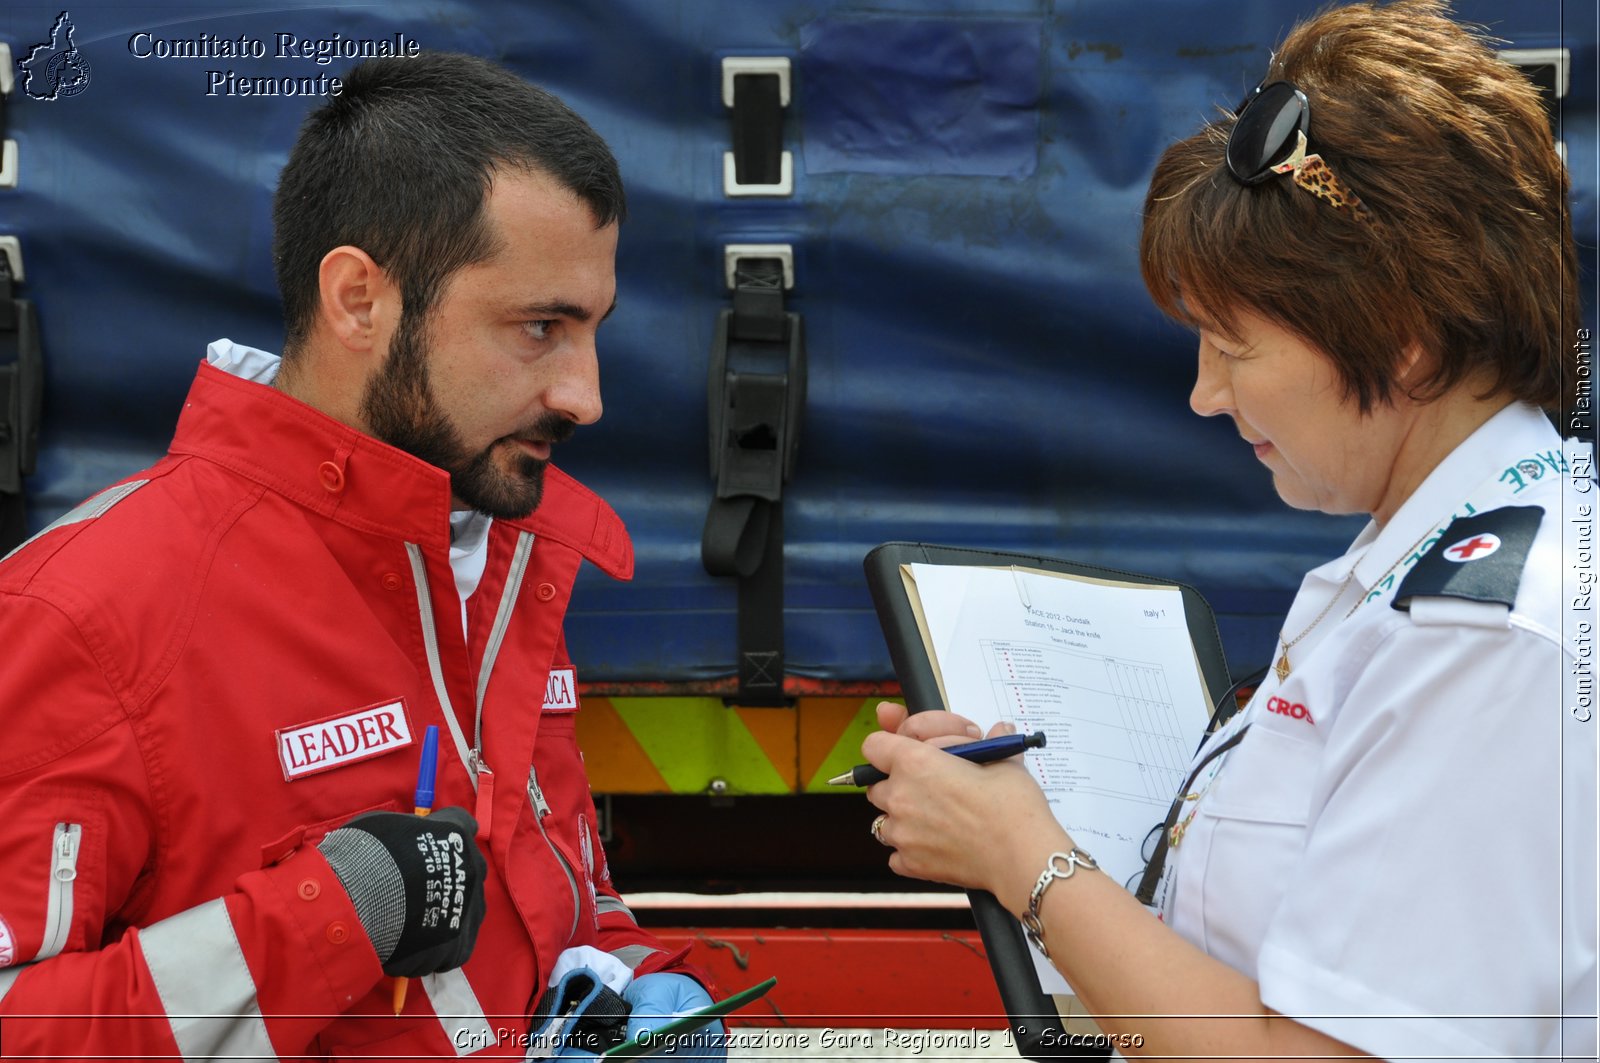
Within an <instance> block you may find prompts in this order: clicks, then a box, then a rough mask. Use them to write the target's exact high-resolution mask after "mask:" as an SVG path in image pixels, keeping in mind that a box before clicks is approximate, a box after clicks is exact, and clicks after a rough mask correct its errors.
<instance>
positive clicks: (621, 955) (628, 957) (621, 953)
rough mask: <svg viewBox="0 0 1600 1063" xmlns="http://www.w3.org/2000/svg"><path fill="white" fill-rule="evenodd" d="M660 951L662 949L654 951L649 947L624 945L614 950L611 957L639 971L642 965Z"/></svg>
mask: <svg viewBox="0 0 1600 1063" xmlns="http://www.w3.org/2000/svg"><path fill="white" fill-rule="evenodd" d="M660 951H661V950H660V949H653V948H651V947H650V946H649V945H624V946H622V948H620V949H614V950H613V951H612V953H611V955H613V956H615V957H616V958H617V959H619V960H621V961H622V962H623V963H625V964H627V965H628V966H629V967H632V968H635V969H637V968H638V966H639V965H640V964H641V963H643V962H644V961H645V960H647V959H649V958H650V957H651V956H654V955H655V954H656V953H658V952H660Z"/></svg>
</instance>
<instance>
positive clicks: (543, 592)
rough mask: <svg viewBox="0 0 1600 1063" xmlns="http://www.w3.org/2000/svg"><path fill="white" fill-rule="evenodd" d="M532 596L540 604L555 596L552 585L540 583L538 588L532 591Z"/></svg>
mask: <svg viewBox="0 0 1600 1063" xmlns="http://www.w3.org/2000/svg"><path fill="white" fill-rule="evenodd" d="M533 596H534V597H535V598H538V599H539V600H540V601H541V602H548V601H549V600H550V599H551V598H554V597H555V596H556V589H555V587H554V586H553V585H552V584H549V583H541V584H539V586H538V588H537V589H536V590H534V592H533Z"/></svg>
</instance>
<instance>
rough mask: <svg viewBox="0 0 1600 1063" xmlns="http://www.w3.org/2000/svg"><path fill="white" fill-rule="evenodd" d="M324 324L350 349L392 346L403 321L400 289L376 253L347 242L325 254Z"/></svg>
mask: <svg viewBox="0 0 1600 1063" xmlns="http://www.w3.org/2000/svg"><path fill="white" fill-rule="evenodd" d="M317 284H318V288H319V290H320V292H321V297H322V302H321V306H320V308H319V313H320V315H321V317H322V324H323V327H324V328H326V329H327V331H328V333H329V334H330V335H332V336H334V337H335V338H337V339H338V341H339V342H340V343H341V344H342V345H343V346H344V347H345V348H346V349H347V350H350V351H361V352H371V351H373V350H378V351H380V352H381V351H384V350H387V349H388V336H389V333H390V332H391V331H392V330H393V328H394V325H395V323H396V322H397V321H398V320H399V311H400V291H399V289H398V287H397V286H396V285H395V284H394V282H393V281H391V280H390V279H389V275H388V274H387V273H386V272H384V270H383V267H381V266H379V265H378V264H377V263H376V262H374V261H373V260H372V256H371V255H369V254H367V253H366V252H365V251H363V250H361V248H359V247H354V246H352V245H350V244H343V245H340V246H339V247H336V248H334V249H333V250H332V251H329V252H328V253H327V254H326V255H323V256H322V264H321V265H320V266H319V267H318V270H317Z"/></svg>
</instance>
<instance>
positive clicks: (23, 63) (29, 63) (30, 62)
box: [17, 11, 89, 100]
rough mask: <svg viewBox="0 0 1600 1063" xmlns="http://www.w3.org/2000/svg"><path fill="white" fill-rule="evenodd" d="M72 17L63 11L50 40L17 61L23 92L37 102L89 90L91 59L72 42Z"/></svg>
mask: <svg viewBox="0 0 1600 1063" xmlns="http://www.w3.org/2000/svg"><path fill="white" fill-rule="evenodd" d="M73 29H74V27H73V25H72V16H71V15H69V14H68V13H67V12H65V11H63V12H61V14H59V15H57V16H56V21H55V24H54V25H52V26H51V27H50V38H49V39H48V40H46V41H42V42H40V43H39V44H36V45H34V46H33V47H32V48H30V49H28V54H27V56H26V57H25V58H23V59H21V60H19V61H18V62H17V69H18V71H19V72H20V73H21V74H22V91H23V92H25V93H27V94H28V96H29V97H30V98H32V99H35V100H63V99H66V98H67V97H68V96H76V95H77V94H78V93H80V92H82V91H83V90H84V89H86V88H88V87H89V60H87V59H85V58H84V57H83V53H82V52H80V51H79V50H78V46H77V45H76V44H74V43H73V41H72V32H73Z"/></svg>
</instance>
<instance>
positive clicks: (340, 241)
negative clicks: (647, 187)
mask: <svg viewBox="0 0 1600 1063" xmlns="http://www.w3.org/2000/svg"><path fill="white" fill-rule="evenodd" d="M506 168H512V169H525V170H533V171H537V172H540V173H543V174H546V175H548V176H550V177H553V178H555V180H556V181H557V182H559V183H560V184H561V185H562V186H563V187H565V188H567V189H569V190H570V191H571V192H573V193H574V194H575V195H577V196H578V198H579V199H581V200H582V201H583V202H584V203H586V204H587V205H588V206H589V209H590V210H591V211H592V212H593V214H594V221H595V227H596V228H597V229H598V228H604V227H605V226H607V225H610V224H611V223H612V222H619V221H621V220H622V218H623V217H624V215H625V214H626V211H627V205H626V200H625V199H624V196H623V191H622V178H621V176H620V174H619V173H618V171H617V161H616V159H615V158H614V157H613V156H612V154H611V151H610V149H609V148H607V147H606V144H605V141H603V140H602V139H600V136H599V134H597V133H596V132H595V131H594V130H593V129H592V128H590V126H589V124H588V123H587V122H585V121H584V120H583V119H582V118H580V117H579V116H578V115H577V114H576V113H575V112H574V111H573V110H572V109H571V108H569V107H568V106H567V105H566V104H564V103H562V102H561V101H560V100H559V99H557V98H556V97H555V96H553V95H551V94H550V93H548V92H546V91H545V90H544V89H541V88H539V87H538V86H536V85H532V84H529V83H528V82H526V81H524V80H523V79H522V78H520V77H518V76H516V75H515V74H513V73H511V72H510V71H508V70H505V69H503V68H501V67H499V66H496V65H495V64H493V63H490V62H488V61H486V60H483V59H479V58H476V57H474V56H470V55H456V54H450V53H440V52H427V53H423V54H422V55H419V56H416V57H413V58H398V59H374V60H369V61H367V62H365V63H362V64H360V65H358V66H356V67H354V68H353V69H352V70H351V71H350V73H349V74H348V75H346V77H345V79H344V90H343V92H342V93H341V94H340V95H338V96H336V97H334V98H333V99H331V100H329V101H328V103H326V104H324V105H323V106H322V107H320V108H318V109H317V110H316V111H314V112H312V114H311V115H310V116H309V117H308V118H307V119H306V121H305V124H304V125H303V126H302V127H301V129H300V136H299V139H298V140H297V141H296V142H295V146H294V149H293V150H292V151H291V152H290V153H289V162H288V164H287V165H286V166H285V167H284V168H283V174H282V176H281V177H280V179H279V182H278V193H277V197H276V199H275V200H274V202H273V211H272V218H273V226H274V233H275V235H274V242H273V265H274V268H275V269H276V271H277V276H278V289H279V291H280V292H282V294H283V311H284V325H285V328H286V330H287V338H286V343H285V354H286V355H289V354H290V353H291V352H293V351H294V350H295V348H297V347H298V346H299V345H300V344H301V343H303V342H304V341H305V339H306V337H307V336H308V335H309V334H310V332H311V328H312V325H313V323H314V322H315V320H316V314H317V309H318V302H319V298H320V295H319V287H318V270H319V266H320V264H321V262H322V258H323V256H324V255H326V254H327V253H328V252H329V251H331V250H332V249H333V248H335V247H339V246H341V245H344V244H349V245H352V246H355V247H359V248H361V249H362V250H363V251H365V252H366V253H367V254H369V255H371V256H372V258H373V261H375V262H377V263H378V265H379V266H381V267H382V268H383V269H384V270H385V271H386V272H388V274H389V275H390V276H391V277H392V278H394V280H395V281H396V282H397V283H398V285H399V287H400V292H401V296H402V298H403V299H404V306H405V311H404V312H405V313H406V314H407V315H424V314H426V313H427V311H428V310H429V309H430V308H431V307H432V306H433V303H434V300H435V299H436V298H437V297H438V294H439V290H440V287H441V285H442V283H443V281H444V280H445V278H447V277H449V276H450V274H452V273H454V272H455V271H456V270H458V269H461V268H462V267H463V266H467V265H471V264H472V263H474V262H480V261H482V260H484V259H486V258H488V257H489V256H490V255H492V254H493V253H494V250H495V246H496V245H495V240H494V234H493V233H492V232H490V230H489V227H488V223H487V220H486V218H485V214H484V203H485V200H486V198H487V194H488V190H489V186H490V182H491V181H492V179H493V176H494V173H495V171H497V170H500V169H506Z"/></svg>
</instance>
